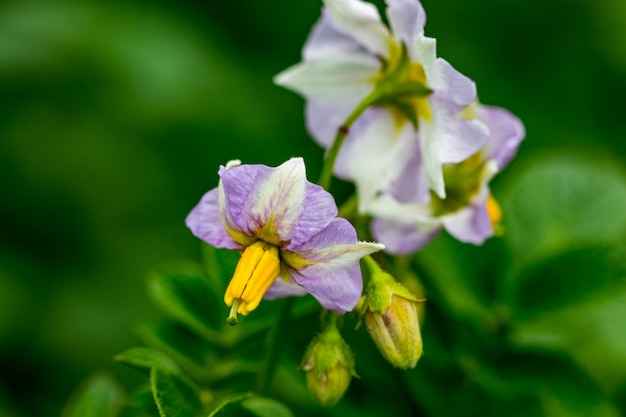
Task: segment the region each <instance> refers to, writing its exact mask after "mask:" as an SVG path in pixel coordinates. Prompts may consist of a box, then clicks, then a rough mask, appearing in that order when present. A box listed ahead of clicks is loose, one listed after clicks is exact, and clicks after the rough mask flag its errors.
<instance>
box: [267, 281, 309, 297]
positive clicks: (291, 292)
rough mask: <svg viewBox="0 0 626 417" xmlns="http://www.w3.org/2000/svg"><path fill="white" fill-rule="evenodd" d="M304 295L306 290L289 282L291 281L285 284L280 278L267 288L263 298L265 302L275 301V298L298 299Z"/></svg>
mask: <svg viewBox="0 0 626 417" xmlns="http://www.w3.org/2000/svg"><path fill="white" fill-rule="evenodd" d="M306 294H307V291H306V289H305V288H304V287H301V286H300V285H298V284H296V283H294V282H291V279H290V280H289V282H287V281H285V280H283V279H282V278H277V279H276V281H274V283H273V284H272V286H271V287H269V289H268V290H267V292H266V293H265V295H264V296H263V298H264V299H266V300H275V299H277V298H284V297H299V296H303V295H306Z"/></svg>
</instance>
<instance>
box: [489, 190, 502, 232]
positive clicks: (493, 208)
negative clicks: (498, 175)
mask: <svg viewBox="0 0 626 417" xmlns="http://www.w3.org/2000/svg"><path fill="white" fill-rule="evenodd" d="M487 213H488V214H489V218H490V219H491V224H492V225H494V226H496V225H499V224H500V222H501V221H502V209H501V208H500V204H498V202H497V201H496V199H495V198H493V196H492V195H491V194H489V197H487Z"/></svg>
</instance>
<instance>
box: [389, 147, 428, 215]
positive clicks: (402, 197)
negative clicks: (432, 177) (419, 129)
mask: <svg viewBox="0 0 626 417" xmlns="http://www.w3.org/2000/svg"><path fill="white" fill-rule="evenodd" d="M390 191H391V194H392V195H393V196H394V197H395V199H396V200H398V201H399V202H401V203H417V204H421V205H425V204H428V203H429V202H430V200H431V196H430V191H429V188H428V183H427V182H426V176H425V175H424V167H423V164H422V156H421V152H420V148H419V146H417V147H416V149H415V150H414V151H413V152H412V155H411V158H410V159H409V161H408V162H407V163H406V164H405V165H404V170H402V172H400V174H399V175H398V178H397V180H396V181H395V183H393V184H392V187H391V190H390Z"/></svg>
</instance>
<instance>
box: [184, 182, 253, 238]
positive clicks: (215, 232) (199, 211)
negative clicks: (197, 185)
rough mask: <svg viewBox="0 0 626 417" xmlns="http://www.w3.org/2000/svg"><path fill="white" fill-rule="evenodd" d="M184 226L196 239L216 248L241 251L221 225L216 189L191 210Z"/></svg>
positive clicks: (203, 197) (205, 195)
mask: <svg viewBox="0 0 626 417" xmlns="http://www.w3.org/2000/svg"><path fill="white" fill-rule="evenodd" d="M185 224H186V225H187V227H188V228H189V229H191V232H192V233H193V234H194V235H195V236H196V237H198V238H200V239H202V240H204V241H205V242H207V243H208V244H210V245H213V246H215V247H216V248H227V249H234V250H241V249H243V247H242V246H241V245H240V244H239V243H237V242H236V241H235V240H234V239H233V238H232V237H231V236H230V235H229V234H228V232H227V231H226V228H225V227H224V224H223V223H222V218H221V216H220V210H219V204H218V189H217V188H214V189H212V190H210V191H209V192H207V193H206V194H204V195H203V196H202V199H201V200H200V202H199V203H198V204H197V205H196V206H195V207H194V208H193V209H192V210H191V212H190V213H189V215H188V216H187V218H186V219H185Z"/></svg>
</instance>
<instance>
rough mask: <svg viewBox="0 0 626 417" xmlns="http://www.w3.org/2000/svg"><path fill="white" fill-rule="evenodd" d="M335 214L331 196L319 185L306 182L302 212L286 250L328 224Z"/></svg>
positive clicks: (335, 207)
mask: <svg viewBox="0 0 626 417" xmlns="http://www.w3.org/2000/svg"><path fill="white" fill-rule="evenodd" d="M336 216H337V204H336V203H335V199H334V198H333V196H332V195H331V194H330V193H329V192H328V191H326V190H324V189H323V188H322V187H320V186H319V185H316V184H312V183H310V182H307V183H306V188H305V197H304V202H303V206H302V212H301V213H300V216H299V218H298V220H297V221H298V223H297V225H296V228H295V230H294V232H293V235H292V236H291V240H290V243H289V245H288V246H287V250H289V248H292V247H296V246H299V245H301V244H304V243H305V242H307V241H308V240H309V239H311V237H313V236H315V235H316V234H317V233H319V232H320V231H321V230H323V229H324V228H325V227H326V226H328V224H329V223H330V222H331V221H332V220H333V219H334V218H335V217H336Z"/></svg>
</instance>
